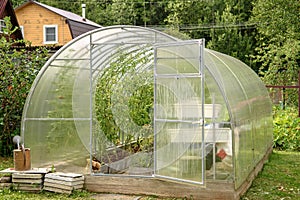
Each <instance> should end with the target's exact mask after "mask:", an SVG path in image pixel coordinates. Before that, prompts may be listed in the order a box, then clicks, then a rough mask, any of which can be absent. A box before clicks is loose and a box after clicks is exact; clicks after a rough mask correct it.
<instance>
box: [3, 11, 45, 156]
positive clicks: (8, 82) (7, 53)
mask: <svg viewBox="0 0 300 200" xmlns="http://www.w3.org/2000/svg"><path fill="white" fill-rule="evenodd" d="M4 20H5V24H6V27H5V28H4V31H3V34H2V35H1V36H0V66H1V68H0V82H1V85H0V156H9V155H12V150H13V148H14V144H13V142H12V138H13V136H15V135H19V134H20V126H21V116H22V112H23V107H24V104H25V100H26V97H27V93H28V91H29V89H30V87H31V84H32V82H33V81H34V79H35V77H36V75H37V73H38V72H39V70H40V68H41V67H42V66H43V65H44V63H45V62H46V60H47V59H48V51H47V49H46V48H38V49H34V50H31V51H29V50H26V49H25V48H22V49H20V48H18V49H17V48H14V45H15V44H20V43H24V41H20V40H13V39H11V37H10V36H11V35H12V34H13V32H14V31H16V28H13V27H12V24H11V23H10V21H9V18H8V17H6V18H5V19H4Z"/></svg>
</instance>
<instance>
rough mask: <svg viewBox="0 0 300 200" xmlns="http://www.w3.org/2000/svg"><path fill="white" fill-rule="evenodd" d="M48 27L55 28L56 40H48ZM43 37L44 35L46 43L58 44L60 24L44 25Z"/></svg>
mask: <svg viewBox="0 0 300 200" xmlns="http://www.w3.org/2000/svg"><path fill="white" fill-rule="evenodd" d="M47 28H54V29H55V40H54V41H47V35H46V33H47ZM43 29H44V31H43V37H44V44H57V43H58V26H57V25H44V28H43Z"/></svg>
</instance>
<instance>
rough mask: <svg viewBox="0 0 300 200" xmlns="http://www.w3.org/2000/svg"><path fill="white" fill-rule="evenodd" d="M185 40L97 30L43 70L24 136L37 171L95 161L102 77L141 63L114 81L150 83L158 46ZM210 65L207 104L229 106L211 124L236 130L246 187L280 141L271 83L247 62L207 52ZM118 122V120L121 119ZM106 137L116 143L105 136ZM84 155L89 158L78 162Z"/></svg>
mask: <svg viewBox="0 0 300 200" xmlns="http://www.w3.org/2000/svg"><path fill="white" fill-rule="evenodd" d="M180 42H182V40H180V39H178V38H175V37H172V36H170V35H167V34H165V33H162V32H159V31H156V30H153V29H149V28H144V27H137V26H125V25H122V26H111V27H103V28H100V29H97V30H93V31H91V32H88V33H86V34H83V35H81V36H79V37H77V38H75V39H74V40H72V41H70V42H69V43H68V44H66V45H65V46H64V47H62V48H61V49H60V50H59V51H57V52H56V53H55V54H54V55H53V56H52V57H51V58H50V59H49V60H48V61H47V63H46V64H45V65H44V66H43V68H42V69H41V71H40V72H39V74H38V76H37V77H36V79H35V81H34V83H33V85H32V88H31V90H30V92H29V95H28V97H27V100H26V103H25V106H24V111H23V116H22V128H21V135H22V137H23V138H24V141H25V144H26V146H29V147H30V148H31V149H32V163H33V166H36V167H40V166H45V165H47V164H50V163H51V164H52V163H60V164H61V163H73V164H74V163H76V164H75V165H76V166H77V165H78V166H79V165H80V166H85V158H86V157H87V155H92V156H94V155H96V154H97V152H98V151H101V148H103V147H101V146H99V145H95V144H97V142H98V141H96V139H95V138H93V135H94V134H95V132H97V131H100V132H101V131H102V130H101V127H100V128H99V127H98V126H99V125H98V124H97V123H96V122H97V119H96V118H95V105H94V101H95V93H96V91H97V83H98V81H99V80H98V79H99V76H101V75H103V73H104V71H106V70H107V69H109V68H112V66H114V65H118V64H119V65H131V64H128V63H130V62H133V63H136V64H135V65H134V66H132V68H131V69H130V70H131V71H130V73H127V72H123V71H122V68H118V67H117V68H115V70H116V72H117V73H119V74H120V75H119V77H117V78H116V77H114V78H116V80H118V79H119V82H123V83H120V85H121V86H122V87H124V88H126V84H127V83H128V82H130V80H131V79H130V75H136V76H137V78H136V79H137V81H149V79H148V78H147V77H146V78H145V77H144V76H148V75H149V74H152V75H153V65H154V62H156V60H155V59H156V57H155V54H154V52H153V51H154V48H155V45H157V44H167V43H172V44H174V43H180ZM178 49H179V53H178V54H176V57H180V58H181V59H183V60H185V61H186V62H188V63H189V64H191V65H193V61H191V62H190V61H189V56H190V55H189V53H187V52H186V51H181V52H180V47H178V48H177V50H178ZM120 58H121V60H120ZM201 59H202V58H201ZM203 60H204V65H205V68H204V72H203V73H204V80H205V102H202V103H205V104H210V105H221V110H222V114H221V115H220V118H217V119H215V121H214V120H212V119H210V120H208V122H210V123H213V124H214V126H215V124H218V126H224V127H230V129H231V131H232V135H231V136H230V142H229V143H230V145H231V146H230V148H232V149H231V150H229V151H230V154H232V159H233V160H232V163H233V169H232V173H233V176H234V177H237V178H235V179H234V180H235V184H236V187H238V186H240V185H241V184H242V183H243V181H244V180H246V178H247V176H248V175H249V173H250V172H249V171H251V170H250V169H253V167H254V166H255V165H256V164H257V163H258V162H259V161H260V160H261V159H262V158H263V156H264V155H265V153H266V151H267V150H268V149H269V148H270V145H271V144H272V125H271V124H272V121H271V120H272V115H271V113H272V112H271V102H270V99H269V96H268V92H267V90H266V88H265V86H264V84H263V83H262V81H261V80H260V79H259V77H258V76H257V75H256V74H255V72H253V71H252V70H251V69H250V68H249V67H248V66H247V65H246V64H244V63H242V62H241V61H239V60H237V59H235V58H233V57H230V56H228V55H225V54H222V53H219V52H216V51H213V50H209V49H206V48H204V52H203ZM174 63H175V62H174ZM176 64H178V62H177V61H176ZM126 73H127V74H126ZM124 74H125V75H124ZM142 74H144V75H143V76H142ZM139 76H140V77H139ZM150 78H151V77H150ZM152 78H153V77H152ZM114 80H115V79H113V80H112V81H114ZM132 80H133V78H132ZM151 80H153V79H150V81H151ZM111 83H112V82H109V84H111ZM139 84H140V83H139ZM97 92H100V93H101V91H97ZM123 95H128V94H126V92H124V94H123ZM100 96H101V95H100ZM129 96H130V94H129ZM191 102H192V101H189V103H188V104H190V103H191ZM192 104H193V103H192ZM214 109H215V108H214V107H213V108H212V110H214ZM213 112H214V111H213ZM112 114H114V110H112ZM118 114H120V112H119V113H117V112H115V115H118ZM114 117H115V116H114ZM114 120H115V121H116V123H118V119H116V118H114ZM121 120H123V119H121ZM128 123H129V122H128ZM99 137H103V138H102V140H105V141H107V142H108V143H110V141H109V139H108V138H106V137H105V135H104V134H102V136H99ZM254 140H255V142H254ZM105 148H106V147H105ZM79 158H84V159H82V160H81V161H80V162H78V159H79ZM67 168H68V167H67V166H65V165H64V166H63V167H62V169H67ZM79 168H80V167H79ZM80 169H81V168H80Z"/></svg>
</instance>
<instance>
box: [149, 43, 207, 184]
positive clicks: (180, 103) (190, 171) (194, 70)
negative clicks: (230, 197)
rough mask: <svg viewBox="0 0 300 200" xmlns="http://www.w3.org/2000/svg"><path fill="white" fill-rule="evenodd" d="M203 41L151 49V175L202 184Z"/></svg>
mask: <svg viewBox="0 0 300 200" xmlns="http://www.w3.org/2000/svg"><path fill="white" fill-rule="evenodd" d="M203 51H204V40H191V41H183V42H176V43H167V44H166V43H164V44H158V45H156V46H155V47H154V55H155V57H154V59H155V60H154V79H155V80H154V84H155V87H154V88H155V89H154V105H155V106H154V137H155V141H154V151H155V152H154V155H155V157H154V167H155V169H154V176H155V177H158V178H165V179H171V180H175V181H182V182H190V183H196V184H201V185H203V184H204V172H205V159H203V158H204V157H205V154H206V151H205V143H204V142H203V141H204V135H203V133H204V126H203V124H204V120H203V119H204V97H205V96H204V77H203V76H202V75H203V71H204V70H203V69H204V63H203Z"/></svg>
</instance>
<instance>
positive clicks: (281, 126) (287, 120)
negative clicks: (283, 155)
mask: <svg viewBox="0 0 300 200" xmlns="http://www.w3.org/2000/svg"><path fill="white" fill-rule="evenodd" d="M273 115H274V121H273V123H274V147H275V148H276V149H279V150H290V151H300V118H299V117H298V110H297V109H296V108H294V107H287V108H285V109H284V110H283V109H281V107H274V114H273Z"/></svg>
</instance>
